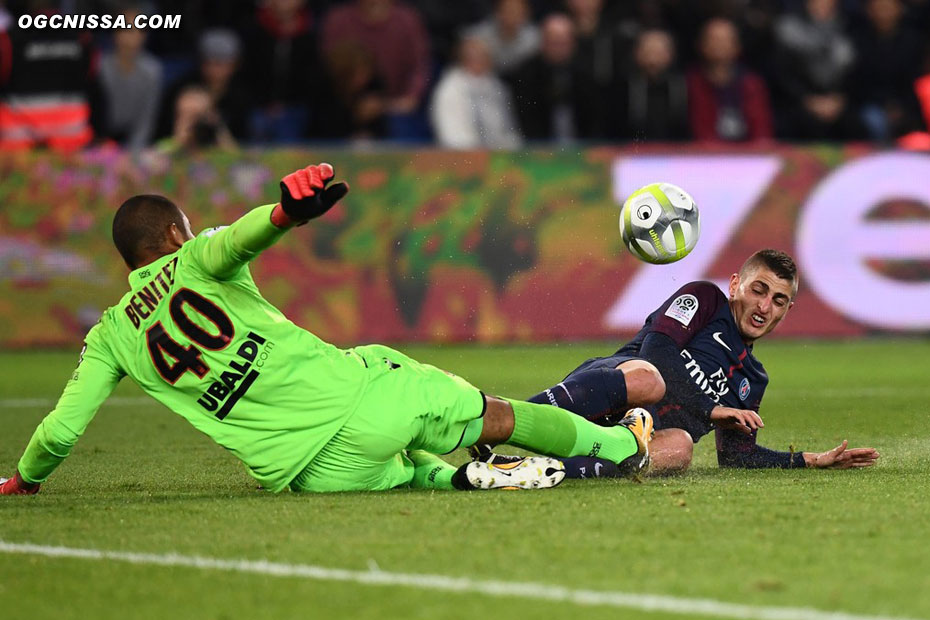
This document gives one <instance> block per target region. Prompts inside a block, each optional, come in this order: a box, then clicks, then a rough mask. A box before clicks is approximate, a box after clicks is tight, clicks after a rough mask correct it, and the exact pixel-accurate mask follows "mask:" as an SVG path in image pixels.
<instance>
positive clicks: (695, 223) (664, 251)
mask: <svg viewBox="0 0 930 620" xmlns="http://www.w3.org/2000/svg"><path fill="white" fill-rule="evenodd" d="M620 236H621V237H622V238H623V244H624V245H625V246H626V247H627V249H628V250H630V252H632V253H633V256H635V257H636V258H638V259H640V260H644V261H646V262H647V263H652V264H655V265H661V264H665V263H674V262H675V261H677V260H681V259H682V258H684V257H685V256H687V255H688V253H689V252H691V250H693V249H694V246H695V245H697V241H698V237H700V236H701V216H700V213H698V208H697V205H696V204H694V199H693V198H691V196H690V195H689V194H688V193H687V192H686V191H685V190H683V189H681V188H680V187H678V186H677V185H672V184H671V183H651V184H650V185H647V186H646V187H642V188H640V189H638V190H636V191H635V192H633V193H632V194H630V197H629V198H627V199H626V202H625V203H623V208H622V209H621V210H620Z"/></svg>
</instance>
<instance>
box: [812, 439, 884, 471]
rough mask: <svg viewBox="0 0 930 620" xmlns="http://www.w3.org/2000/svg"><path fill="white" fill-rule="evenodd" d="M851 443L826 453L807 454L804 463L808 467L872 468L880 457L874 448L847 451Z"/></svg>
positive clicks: (844, 442) (842, 444) (844, 443)
mask: <svg viewBox="0 0 930 620" xmlns="http://www.w3.org/2000/svg"><path fill="white" fill-rule="evenodd" d="M847 445H849V443H848V442H847V441H846V440H845V439H844V440H843V443H841V444H840V445H838V446H837V447H835V448H833V449H832V450H827V451H826V452H805V453H804V462H805V463H806V464H807V466H808V467H817V468H821V469H823V468H830V469H849V468H851V467H870V466H872V465H874V464H875V461H876V460H877V459H878V457H879V456H880V455H879V453H878V452H877V451H876V450H875V449H874V448H853V449H851V450H847V449H846V446H847Z"/></svg>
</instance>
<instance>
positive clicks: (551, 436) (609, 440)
mask: <svg viewBox="0 0 930 620" xmlns="http://www.w3.org/2000/svg"><path fill="white" fill-rule="evenodd" d="M507 400H508V402H509V403H510V404H511V405H512V406H513V435H511V436H510V439H509V440H508V441H507V442H506V443H509V444H510V445H513V446H517V447H519V448H525V449H527V450H532V451H533V452H538V453H540V454H547V455H550V456H558V457H568V456H599V457H600V458H602V459H607V460H608V461H613V462H614V463H619V462H620V461H622V460H624V459H625V458H626V457H628V456H632V455H633V454H636V453H637V452H638V450H639V447H638V444H637V443H636V437H635V436H634V435H633V433H632V432H631V431H630V430H629V429H628V428H625V427H622V426H617V427H609V428H605V427H602V426H598V425H597V424H594V423H593V422H589V421H588V420H585V419H584V418H582V417H580V416H577V415H575V414H573V413H569V412H568V411H563V410H562V409H559V408H557V407H552V406H550V405H539V404H536V403H527V402H523V401H519V400H510V399H507Z"/></svg>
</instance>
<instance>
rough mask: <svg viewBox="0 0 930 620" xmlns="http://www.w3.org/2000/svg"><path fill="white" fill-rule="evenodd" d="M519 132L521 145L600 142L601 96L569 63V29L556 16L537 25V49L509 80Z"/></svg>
mask: <svg viewBox="0 0 930 620" xmlns="http://www.w3.org/2000/svg"><path fill="white" fill-rule="evenodd" d="M510 84H511V90H512V91H513V96H514V101H515V103H516V108H517V119H518V120H519V123H520V129H521V133H522V134H523V137H524V138H526V139H527V140H555V141H556V142H559V143H563V144H564V143H568V142H572V141H575V140H580V139H585V140H591V139H598V138H603V137H604V127H603V125H604V115H603V100H604V96H603V93H602V92H601V91H600V90H599V89H598V87H597V84H596V83H595V82H594V78H593V77H592V76H591V75H590V73H588V72H587V71H586V70H585V69H584V67H582V66H580V65H579V64H578V63H577V62H576V59H575V27H574V25H573V24H572V21H571V20H570V19H569V18H568V17H567V16H566V15H563V14H561V13H555V14H552V15H550V16H549V17H547V18H546V19H545V21H543V25H542V45H541V47H540V50H539V53H538V54H536V56H534V57H533V58H530V59H529V60H528V61H526V62H525V63H524V64H523V65H521V66H520V67H518V68H517V70H516V71H515V72H514V73H513V74H511V76H510Z"/></svg>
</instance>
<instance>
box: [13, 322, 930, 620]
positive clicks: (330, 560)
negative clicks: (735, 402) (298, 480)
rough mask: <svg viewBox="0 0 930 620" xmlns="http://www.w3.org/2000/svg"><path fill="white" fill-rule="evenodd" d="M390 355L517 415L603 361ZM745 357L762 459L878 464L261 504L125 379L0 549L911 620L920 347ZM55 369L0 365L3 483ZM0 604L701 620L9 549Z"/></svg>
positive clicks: (599, 349) (923, 604)
mask: <svg viewBox="0 0 930 620" xmlns="http://www.w3.org/2000/svg"><path fill="white" fill-rule="evenodd" d="M399 348H402V349H403V350H404V351H406V352H409V353H411V354H412V355H413V356H414V357H416V358H418V359H421V360H422V361H426V362H430V363H433V364H436V365H438V366H441V367H443V368H446V369H448V370H451V371H453V372H456V373H458V374H460V375H462V376H464V377H466V378H468V379H469V380H470V381H472V383H474V384H475V385H478V386H479V387H481V388H483V389H485V390H486V391H488V392H491V393H499V394H503V395H507V396H515V397H525V396H528V395H530V394H532V393H535V392H537V391H539V390H540V389H542V388H543V387H546V386H548V385H549V384H551V383H553V382H555V381H557V380H559V379H561V377H562V376H563V375H564V374H565V373H566V372H567V371H569V370H570V369H571V368H573V367H574V366H575V364H577V363H578V362H580V361H581V360H583V359H585V358H586V357H589V356H592V355H604V354H607V353H610V352H611V351H613V345H611V344H599V345H590V344H587V345H576V344H572V345H560V346H547V347H513V348H509V347H508V348H490V349H485V348H477V347H441V348H430V347H399ZM756 353H757V355H758V357H759V358H760V359H761V360H762V361H763V363H765V365H766V368H767V369H768V371H769V374H770V377H771V384H770V387H769V389H768V391H767V394H766V397H765V400H764V403H763V410H762V416H763V419H764V420H765V422H766V428H765V429H764V430H763V431H762V433H761V434H760V443H762V444H764V445H766V446H770V447H773V448H778V449H787V448H788V446H789V444H790V445H794V446H796V447H797V448H798V449H811V450H813V449H816V450H824V449H827V448H830V447H833V446H835V445H836V444H838V443H839V442H840V441H841V440H842V439H848V440H849V442H850V446H852V447H857V446H874V447H876V448H877V449H878V450H879V451H880V452H881V453H882V459H881V461H880V464H879V465H878V466H877V467H875V468H872V469H868V470H862V471H808V470H803V471H733V470H719V469H717V467H716V458H715V453H714V451H713V440H712V438H710V437H707V438H705V439H704V440H703V441H701V442H700V443H699V444H698V445H697V446H696V456H695V463H694V466H693V467H692V469H691V470H690V471H689V472H688V473H686V474H685V475H682V476H678V477H674V478H665V479H648V480H647V481H646V482H645V483H644V484H634V483H631V482H628V481H616V480H600V481H577V482H575V481H570V482H567V483H565V484H564V485H562V486H561V487H560V488H558V489H555V490H553V491H547V492H538V493H523V492H518V493H504V492H498V493H453V492H444V493H443V492H424V491H410V490H399V491H392V492H388V493H347V494H334V495H297V494H289V493H284V494H281V495H277V496H274V495H271V494H268V493H265V492H261V491H257V490H256V489H255V486H256V485H255V483H254V481H253V480H252V479H251V478H250V477H249V476H248V475H247V474H246V473H245V472H244V470H243V469H242V467H241V465H240V464H239V463H238V461H236V459H235V458H233V457H232V456H231V455H229V454H227V453H226V452H225V451H223V450H222V449H221V448H218V447H217V446H215V445H214V444H212V443H211V442H210V440H209V439H207V438H206V437H203V436H201V435H200V434H199V433H197V432H196V431H195V430H194V429H193V428H191V427H189V426H188V425H187V423H186V422H185V421H184V420H182V419H181V418H179V417H177V416H175V415H173V414H171V413H170V412H169V411H167V410H165V409H164V408H163V407H162V406H161V405H159V404H157V403H155V402H154V401H149V402H144V401H141V400H139V397H140V396H141V392H140V391H139V390H138V389H137V388H136V387H135V385H133V384H132V383H131V381H125V382H124V385H121V386H120V388H119V389H118V391H117V393H116V394H115V396H117V397H118V398H117V399H115V400H114V401H113V402H112V404H107V405H104V407H103V408H102V409H101V410H100V412H99V413H98V414H97V418H96V419H95V420H94V422H93V423H92V424H91V425H90V427H89V428H88V430H87V432H86V434H85V436H84V438H83V439H82V440H81V442H80V443H79V444H78V445H77V447H76V448H75V450H74V452H73V454H72V456H71V457H70V458H69V459H68V460H67V461H66V462H65V463H64V464H63V465H62V466H61V467H60V468H59V470H58V471H57V472H56V473H55V474H54V475H53V477H52V478H51V479H50V481H49V482H48V483H47V484H46V485H45V486H44V488H43V491H42V493H40V494H39V495H37V496H35V497H13V498H0V539H2V540H4V541H6V542H11V543H20V542H30V543H36V544H43V545H62V546H68V547H80V548H93V549H103V550H110V551H131V552H142V553H155V554H164V553H170V552H176V553H180V554H187V555H198V556H205V557H211V558H219V559H249V560H268V561H274V562H283V563H295V564H312V565H318V566H323V567H328V568H341V569H352V570H368V569H369V568H370V567H371V566H377V567H378V568H379V569H380V570H382V571H388V572H402V573H428V574H438V575H446V576H452V577H472V578H478V579H492V580H499V581H508V582H512V581H529V582H536V583H547V584H558V585H561V586H565V587H568V588H579V589H591V590H603V591H622V592H630V593H639V594H657V595H666V596H674V597H688V598H705V599H715V600H718V601H725V602H732V603H740V604H744V605H751V606H754V607H755V606H779V607H787V606H790V607H809V608H815V609H820V610H825V611H843V612H847V613H850V614H872V615H887V616H894V617H912V618H930V557H928V550H930V527H928V525H927V524H928V522H930V520H928V507H930V432H928V431H930V405H928V402H930V342H928V341H926V340H916V339H912V340H875V341H864V342H851V343H814V342H810V343H808V342H795V343H785V342H774V343H765V342H763V343H761V344H760V345H759V346H758V347H757V348H756ZM76 358H77V355H76V352H68V353H23V354H2V355H0V370H2V372H0V473H3V474H4V475H8V474H9V473H10V472H12V470H13V467H14V466H15V464H16V460H17V459H18V457H19V455H20V454H21V452H22V450H23V448H24V447H25V444H26V442H27V441H28V439H29V437H30V435H31V433H32V431H33V429H34V428H35V426H36V424H37V423H38V422H39V421H40V420H41V418H42V417H43V416H44V415H45V413H46V412H47V411H48V410H49V409H50V406H51V404H52V403H53V402H54V400H55V399H56V398H57V396H58V394H59V392H60V390H61V388H62V387H63V385H64V383H65V381H66V379H67V378H68V376H69V373H70V371H71V369H72V367H73V365H74V363H75V362H76ZM450 459H451V460H453V461H454V462H460V461H463V460H464V459H465V455H464V454H462V453H457V454H454V455H452V456H451V457H450ZM0 600H2V601H3V603H2V604H0V617H2V618H5V619H11V620H12V619H14V618H16V619H18V618H22V619H24V620H25V619H28V620H35V619H37V618H52V617H54V618H61V619H64V618H82V619H83V618H126V617H132V618H159V619H163V618H166V617H172V618H217V619H219V618H284V617H301V618H334V617H351V618H393V617H402V618H405V619H410V618H453V617H455V618H464V617H472V618H475V617H478V618H480V617H499V618H507V617H517V616H518V615H519V617H541V618H552V617H564V618H571V617H582V616H584V617H586V618H607V617H613V618H616V617H644V618H656V619H658V618H692V617H696V616H697V617H713V616H714V614H712V613H711V614H705V615H704V616H700V615H699V614H693V613H680V614H679V613H670V612H641V611H633V610H624V609H617V608H608V607H599V606H590V607H582V606H578V605H577V604H574V603H570V602H561V603H558V602H556V603H553V602H549V601H542V600H533V599H532V598H514V597H508V596H487V595H482V594H468V593H450V592H437V591H433V590H430V589H429V588H414V587H404V586H390V587H389V586H377V585H360V584H355V583H343V582H333V581H318V580H312V579H306V578H300V577H274V576H268V575H254V574H253V575H250V574H240V573H234V572H228V571H217V570H201V569H196V568H183V567H180V568H179V567H165V566H151V565H131V564H125V563H119V562H113V561H89V560H82V559H63V558H48V557H40V556H34V555H11V554H6V553H0ZM745 617H761V616H749V615H747V616H745ZM792 617H800V616H792Z"/></svg>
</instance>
